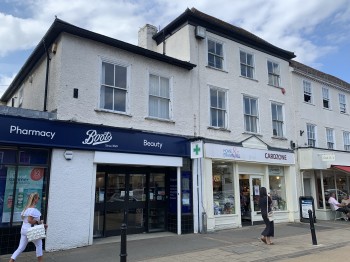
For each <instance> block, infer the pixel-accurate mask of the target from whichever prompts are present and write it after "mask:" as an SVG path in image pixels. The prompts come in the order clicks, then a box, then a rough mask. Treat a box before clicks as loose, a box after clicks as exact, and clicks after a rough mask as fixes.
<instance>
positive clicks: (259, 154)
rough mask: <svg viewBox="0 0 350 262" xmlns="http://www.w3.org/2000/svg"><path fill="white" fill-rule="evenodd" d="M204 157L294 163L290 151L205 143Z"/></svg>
mask: <svg viewBox="0 0 350 262" xmlns="http://www.w3.org/2000/svg"><path fill="white" fill-rule="evenodd" d="M204 152H205V157H207V158H214V159H215V158H219V159H233V160H240V161H248V162H258V163H271V164H287V165H293V164H295V158H294V154H293V153H290V152H279V151H270V150H263V149H252V148H245V147H237V146H228V145H218V144H210V143H207V144H205V150H204Z"/></svg>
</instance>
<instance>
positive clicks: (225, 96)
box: [209, 85, 228, 129]
mask: <svg viewBox="0 0 350 262" xmlns="http://www.w3.org/2000/svg"><path fill="white" fill-rule="evenodd" d="M212 91H216V93H217V95H216V97H217V98H218V99H219V95H218V92H221V93H224V102H225V108H220V107H214V106H213V105H212V97H211V92H212ZM227 94H228V90H226V89H223V88H220V87H216V86H212V85H209V121H210V124H209V125H210V127H213V128H223V129H227V128H228V123H227V122H228V121H227V119H228V105H227V102H228V99H227V96H228V95H227ZM216 103H217V106H218V105H219V101H218V100H217V101H216ZM212 110H215V111H216V112H217V113H219V111H221V112H223V114H224V117H223V126H219V125H218V121H219V114H217V117H216V119H217V125H213V119H212Z"/></svg>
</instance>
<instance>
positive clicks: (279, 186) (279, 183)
mask: <svg viewBox="0 0 350 262" xmlns="http://www.w3.org/2000/svg"><path fill="white" fill-rule="evenodd" d="M269 182H270V195H271V197H272V206H273V209H274V210H276V211H283V210H287V201H286V183H285V176H284V172H283V167H279V166H270V167H269Z"/></svg>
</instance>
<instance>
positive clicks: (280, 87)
mask: <svg viewBox="0 0 350 262" xmlns="http://www.w3.org/2000/svg"><path fill="white" fill-rule="evenodd" d="M267 85H268V86H271V87H275V88H279V89H282V88H283V87H282V86H275V85H271V84H269V83H267Z"/></svg>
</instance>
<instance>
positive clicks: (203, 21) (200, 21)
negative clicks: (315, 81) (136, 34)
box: [153, 8, 295, 60]
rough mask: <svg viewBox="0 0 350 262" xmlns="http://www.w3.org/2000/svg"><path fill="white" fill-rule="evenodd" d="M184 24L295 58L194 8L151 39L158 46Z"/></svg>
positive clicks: (244, 31)
mask: <svg viewBox="0 0 350 262" xmlns="http://www.w3.org/2000/svg"><path fill="white" fill-rule="evenodd" d="M186 23H188V24H191V25H194V26H196V25H199V26H203V27H205V28H206V30H207V31H210V32H213V33H214V34H218V35H221V36H223V37H226V38H228V39H231V40H233V41H237V42H239V43H242V44H244V45H247V46H250V47H252V48H255V49H257V50H261V51H263V52H266V53H270V54H272V55H275V56H278V57H281V58H283V59H287V60H289V59H292V58H294V57H295V55H294V53H293V52H290V51H287V50H284V49H281V48H279V47H277V46H274V45H272V44H270V43H269V42H267V41H265V40H264V39H262V38H260V37H258V36H256V35H254V34H252V33H250V32H248V31H247V30H244V29H243V28H240V27H237V26H234V25H232V24H229V23H227V22H225V21H222V20H220V19H218V18H215V17H213V16H210V15H208V14H205V13H203V12H200V11H199V10H197V9H196V8H191V9H187V10H186V11H185V12H184V13H182V14H181V15H180V16H179V17H177V18H176V19H175V20H173V21H172V22H171V23H170V24H168V25H167V26H166V27H164V28H163V29H162V30H160V31H159V32H158V33H157V34H156V35H155V36H154V37H153V38H154V39H155V40H156V41H157V43H158V44H159V43H161V42H162V41H163V40H164V37H165V38H166V37H167V36H169V35H171V34H172V33H173V32H175V31H176V30H177V29H178V28H179V27H182V26H183V25H184V24H186Z"/></svg>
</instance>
